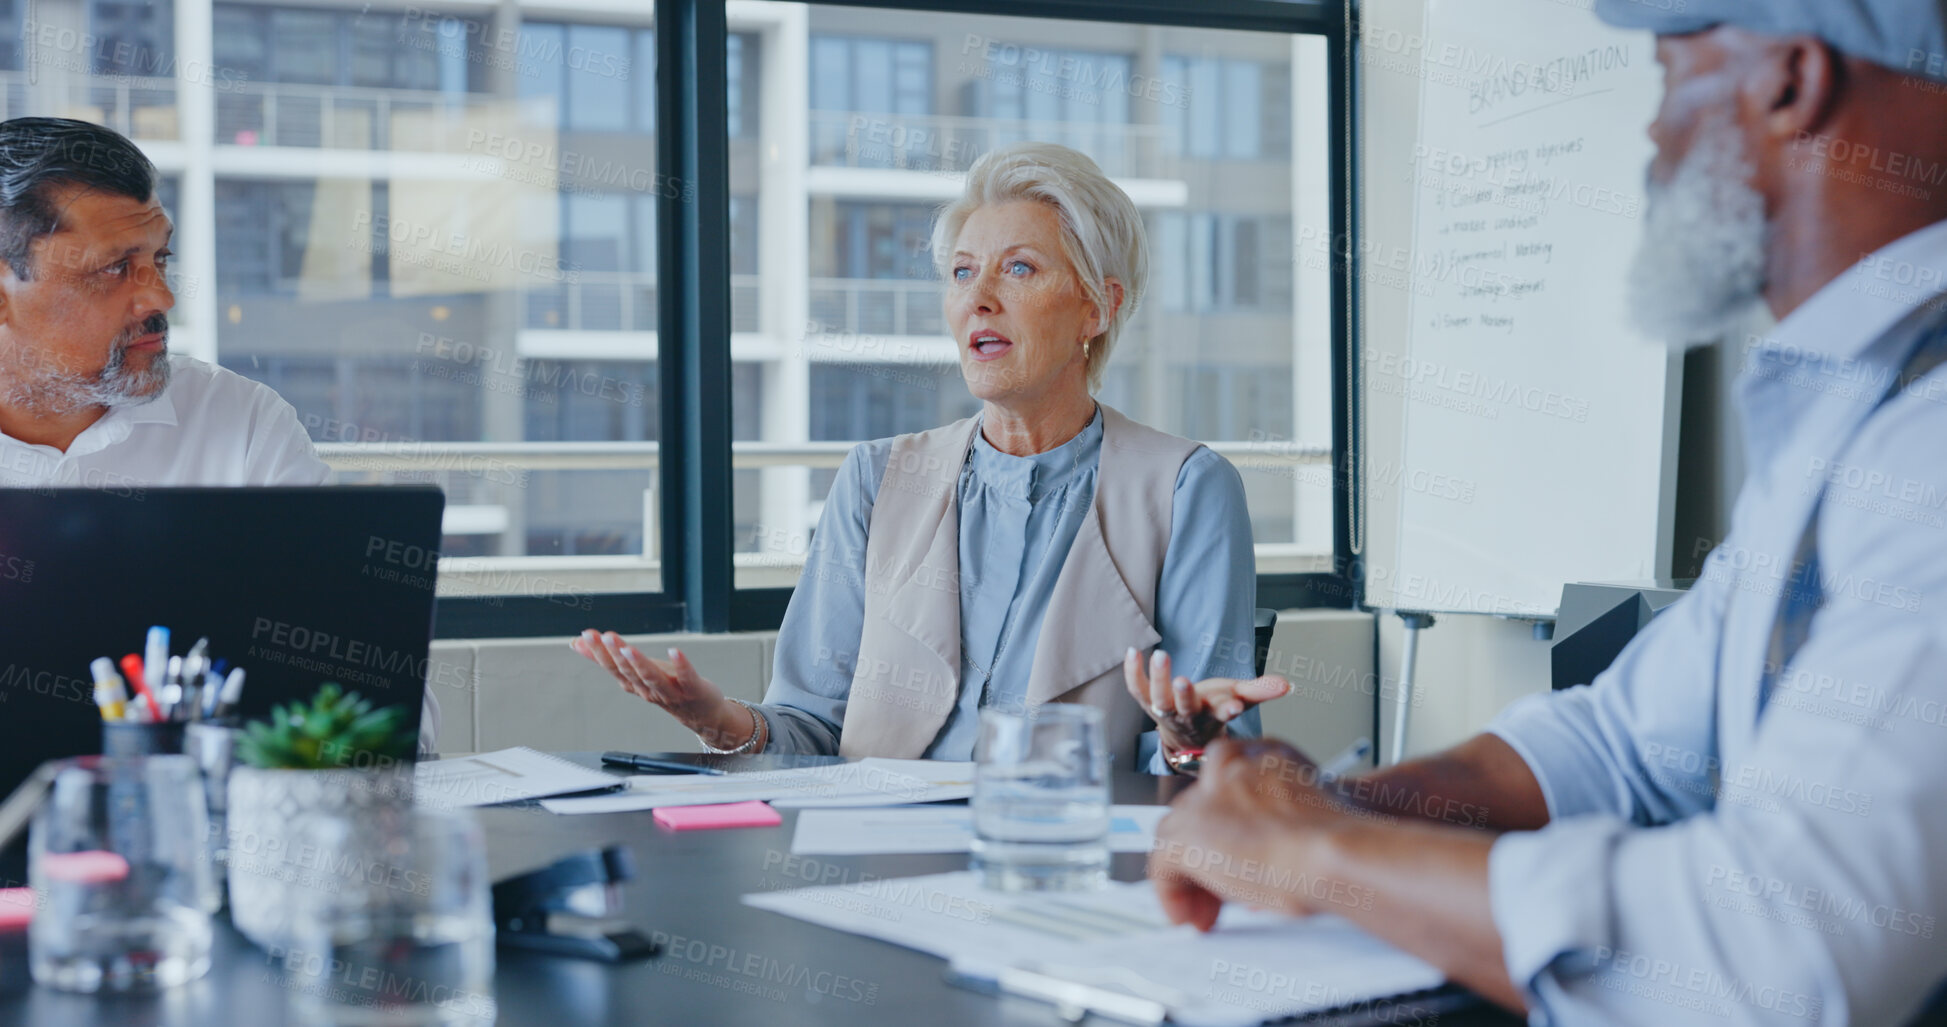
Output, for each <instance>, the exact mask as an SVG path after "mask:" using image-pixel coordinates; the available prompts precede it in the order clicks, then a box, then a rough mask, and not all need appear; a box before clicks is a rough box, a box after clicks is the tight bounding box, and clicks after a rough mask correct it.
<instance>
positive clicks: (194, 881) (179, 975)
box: [27, 756, 216, 992]
mask: <svg viewBox="0 0 1947 1027" xmlns="http://www.w3.org/2000/svg"><path fill="white" fill-rule="evenodd" d="M207 815H208V814H207V810H206V809H205V807H204V802H203V779H202V776H201V775H200V774H199V773H198V771H197V769H196V763H195V761H194V760H191V759H190V758H189V757H187V756H137V757H108V756H84V757H81V758H80V759H73V760H63V761H61V762H60V763H59V764H56V765H55V767H54V769H53V783H52V786H51V788H50V790H49V791H48V794H47V798H46V800H45V801H44V802H42V804H41V806H40V808H39V809H37V810H36V811H35V812H34V821H33V828H32V832H31V834H30V835H29V840H28V850H27V867H28V869H27V876H28V878H29V880H30V881H31V882H32V884H33V887H34V891H35V892H36V893H37V895H38V896H39V899H40V902H41V908H40V911H39V912H38V913H37V914H36V915H35V917H34V922H33V925H32V926H31V927H29V928H28V936H27V944H28V953H29V954H28V964H29V967H30V968H31V970H32V972H33V975H34V980H36V981H39V982H40V983H41V984H43V985H46V986H48V987H51V988H59V989H62V990H65V991H88V992H94V991H151V990H155V989H159V988H167V987H173V986H174V985H178V984H182V983H185V982H187V981H193V980H195V979H197V978H198V977H201V976H203V975H204V974H206V973H208V972H209V969H210V912H211V910H212V909H214V908H215V901H214V900H215V897H216V875H215V869H214V867H213V866H212V865H211V860H210V853H209V848H208V845H209V829H208V826H207V825H208V823H209V821H208V819H207Z"/></svg>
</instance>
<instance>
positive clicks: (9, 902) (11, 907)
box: [0, 888, 34, 931]
mask: <svg viewBox="0 0 1947 1027" xmlns="http://www.w3.org/2000/svg"><path fill="white" fill-rule="evenodd" d="M33 921H34V889H32V888H0V931H24V930H26V929H27V925H28V924H30V923H32V922H33Z"/></svg>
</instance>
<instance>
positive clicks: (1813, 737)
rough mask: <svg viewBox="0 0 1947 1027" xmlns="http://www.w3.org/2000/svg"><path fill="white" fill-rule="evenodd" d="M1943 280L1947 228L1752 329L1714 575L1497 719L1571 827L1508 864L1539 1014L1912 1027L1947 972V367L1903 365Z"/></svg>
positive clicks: (1512, 968)
mask: <svg viewBox="0 0 1947 1027" xmlns="http://www.w3.org/2000/svg"><path fill="white" fill-rule="evenodd" d="M1927 283H1931V288H1926V289H1922V288H1918V287H1917V286H1920V285H1925V284H1927ZM1943 285H1947V222H1943V223H1941V224H1938V225H1935V226H1933V227H1931V228H1928V229H1925V230H1923V231H1921V232H1917V233H1915V234H1913V235H1910V236H1908V237H1906V238H1905V239H1902V240H1900V241H1898V242H1896V243H1894V244H1893V245H1891V246H1889V247H1887V248H1885V249H1883V250H1881V251H1879V252H1878V253H1876V254H1873V255H1872V256H1869V257H1867V258H1865V259H1863V260H1862V261H1861V262H1860V263H1859V264H1858V265H1856V266H1855V267H1854V268H1853V269H1851V270H1850V271H1848V272H1847V273H1845V274H1843V275H1841V276H1840V277H1839V278H1838V279H1836V280H1834V281H1833V282H1831V283H1830V284H1828V285H1827V286H1826V287H1825V288H1824V289H1823V290H1821V291H1820V292H1819V293H1817V294H1816V295H1815V296H1813V297H1812V299H1810V300H1809V301H1807V302H1806V303H1805V304H1804V305H1803V306H1802V307H1800V308H1799V309H1798V310H1796V311H1794V312H1793V313H1792V315H1791V316H1790V317H1789V318H1787V319H1786V320H1785V321H1784V322H1783V323H1782V324H1780V325H1779V326H1778V327H1777V328H1776V330H1775V331H1774V332H1773V333H1772V334H1771V335H1769V336H1768V337H1762V338H1755V339H1752V340H1750V343H1749V345H1748V349H1749V351H1750V352H1749V359H1748V361H1747V364H1746V367H1745V371H1744V374H1743V377H1742V378H1741V380H1740V381H1739V385H1738V406H1739V411H1740V414H1741V416H1742V421H1743V426H1744V435H1745V438H1746V440H1747V446H1748V451H1749V454H1750V466H1751V468H1752V470H1751V473H1750V476H1749V478H1748V479H1747V481H1746V482H1745V485H1744V489H1743V492H1742V493H1741V494H1740V496H1739V498H1738V502H1737V506H1736V509H1735V510H1734V512H1733V515H1732V527H1731V532H1730V534H1729V536H1728V537H1726V538H1725V539H1724V540H1723V541H1722V542H1721V543H1720V544H1719V545H1717V546H1716V547H1715V548H1714V549H1713V550H1712V552H1711V554H1710V557H1709V559H1708V560H1707V561H1706V563H1705V566H1704V570H1703V573H1702V577H1701V578H1700V579H1699V580H1698V582H1697V583H1696V585H1695V586H1694V587H1693V588H1692V590H1691V593H1690V594H1689V595H1688V596H1686V597H1684V599H1683V600H1681V601H1680V602H1678V603H1677V604H1675V605H1674V606H1672V607H1671V608H1670V609H1668V610H1666V611H1665V612H1664V613H1663V614H1662V615H1661V616H1659V617H1658V618H1656V620H1654V621H1652V622H1651V623H1650V625H1649V627H1648V628H1646V629H1645V630H1644V631H1643V632H1642V633H1641V634H1640V635H1639V636H1637V638H1636V639H1635V640H1634V641H1632V642H1631V644H1630V645H1629V646H1628V647H1627V648H1626V649H1625V650H1624V651H1623V653H1622V655H1620V656H1619V657H1618V658H1617V660H1616V662H1615V664H1614V665H1613V666H1612V667H1610V668H1609V669H1608V670H1606V671H1604V672H1603V673H1602V674H1601V675H1600V676H1598V677H1597V678H1596V680H1595V681H1594V682H1593V683H1592V684H1590V685H1587V686H1582V687H1578V688H1574V689H1570V690H1567V691H1565V692H1561V693H1557V694H1554V695H1543V696H1533V697H1530V698H1528V699H1525V700H1522V701H1521V702H1519V703H1516V704H1514V705H1513V706H1510V707H1509V708H1508V709H1507V710H1506V711H1505V712H1504V713H1503V714H1502V715H1501V716H1500V717H1499V718H1498V719H1497V720H1496V721H1495V722H1494V724H1493V725H1492V726H1491V727H1490V730H1492V731H1493V732H1494V733H1495V734H1497V735H1499V736H1500V737H1501V738H1503V739H1505V740H1506V741H1507V742H1508V743H1509V744H1510V745H1511V746H1513V747H1514V749H1515V750H1516V751H1517V752H1519V753H1520V754H1521V756H1522V758H1523V759H1524V760H1526V761H1527V764H1528V766H1529V768H1530V769H1531V770H1532V771H1533V772H1534V774H1535V777H1536V778H1537V780H1538V781H1539V782H1540V784H1541V788H1542V791H1543V793H1544V795H1545V796H1546V798H1547V802H1548V810H1549V815H1550V818H1551V822H1550V824H1549V826H1548V827H1546V828H1544V829H1543V830H1541V831H1535V832H1526V833H1513V834H1508V835H1504V836H1502V837H1501V838H1500V839H1499V840H1498V841H1496V843H1495V845H1494V849H1493V853H1492V856H1491V858H1490V863H1489V874H1490V878H1491V896H1492V905H1493V912H1494V920H1495V923H1496V925H1497V927H1498V928H1499V929H1500V932H1501V937H1502V941H1503V944H1504V946H1505V948H1504V955H1505V957H1506V960H1507V968H1508V971H1509V973H1510V975H1511V977H1512V978H1513V980H1514V982H1515V983H1516V984H1517V985H1519V986H1521V987H1523V988H1525V989H1526V990H1527V992H1528V994H1529V1002H1530V1006H1531V1008H1532V1009H1534V1010H1535V1013H1534V1019H1535V1021H1536V1022H1538V1023H1563V1024H1567V1023H1631V1024H1635V1023H1655V1024H1675V1023H1711V1024H1724V1023H1833V1024H1846V1023H1866V1024H1880V1023H1887V1024H1892V1023H1900V1022H1903V1021H1905V1020H1906V1019H1907V1018H1909V1017H1911V1016H1912V1015H1913V1014H1914V1013H1915V1011H1916V1010H1917V1009H1919V1008H1920V1007H1921V1005H1922V1003H1923V1002H1925V1001H1926V999H1927V997H1928V995H1929V993H1930V992H1932V991H1933V990H1934V987H1935V985H1936V983H1937V982H1939V981H1941V980H1942V979H1943V978H1947V923H1942V922H1941V921H1940V919H1939V918H1941V917H1942V916H1943V915H1947V371H1942V370H1934V371H1932V372H1931V373H1929V374H1927V375H1926V376H1925V377H1923V378H1920V379H1919V380H1917V381H1915V382H1913V383H1911V384H1908V385H1906V386H1905V387H1904V388H1902V387H1901V386H1900V383H1898V382H1897V381H1896V379H1897V378H1898V376H1899V374H1900V372H1901V369H1902V367H1903V366H1905V363H1906V361H1907V360H1908V358H1909V357H1910V356H1911V354H1912V352H1913V350H1914V348H1915V345H1916V343H1917V342H1918V341H1919V340H1920V339H1921V337H1922V334H1923V333H1922V332H1921V331H1920V330H1919V328H1920V326H1919V325H1918V324H1916V323H1915V322H1914V321H1911V320H1909V315H1912V314H1914V312H1915V311H1916V310H1917V309H1919V308H1920V307H1921V306H1922V305H1923V304H1924V303H1926V302H1927V301H1928V300H1929V299H1930V294H1931V293H1932V292H1934V291H1937V290H1939V289H1940V288H1942V287H1943ZM1939 318H1940V312H1939V311H1937V310H1936V311H1934V312H1933V320H1934V321H1935V324H1934V325H1933V326H1932V328H1931V329H1930V331H1929V332H1927V333H1925V334H1931V335H1935V336H1938V335H1939V334H1941V332H1942V331H1943V328H1942V327H1941V325H1940V324H1939V323H1938V322H1939ZM1896 326H1897V328H1896ZM1889 392H1890V393H1893V395H1891V396H1890V398H1886V399H1885V400H1884V402H1883V404H1882V397H1883V396H1886V395H1887V394H1888V393H1889ZM1814 511H1816V526H1815V527H1814V528H1813V529H1812V531H1813V533H1812V538H1813V539H1814V540H1815V542H1816V547H1815V549H1813V548H1811V547H1807V546H1804V545H1802V543H1803V542H1804V540H1805V539H1806V537H1807V528H1808V525H1812V524H1813V523H1814V521H1813V512H1814Z"/></svg>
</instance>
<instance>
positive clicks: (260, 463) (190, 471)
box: [0, 354, 440, 751]
mask: <svg viewBox="0 0 1947 1027" xmlns="http://www.w3.org/2000/svg"><path fill="white" fill-rule="evenodd" d="M169 364H170V367H169V384H168V386H167V387H166V388H164V389H163V390H162V395H160V396H157V397H156V398H155V399H153V400H150V401H149V402H147V403H143V404H141V405H139V406H125V407H115V408H113V409H111V410H109V411H108V413H106V414H104V415H102V418H101V420H99V421H96V422H95V423H94V424H91V425H89V426H88V427H87V428H86V429H84V430H83V431H82V432H81V434H80V435H77V436H75V439H74V441H73V442H72V443H70V444H69V445H68V450H67V452H65V453H63V452H61V451H60V450H58V449H55V448H54V447H53V446H36V445H30V444H29V443H26V442H22V441H20V440H19V439H16V438H13V437H12V436H10V435H7V434H6V433H4V432H0V487H6V488H45V487H60V486H76V487H81V488H96V489H105V490H110V491H127V492H134V491H139V490H141V489H144V488H150V487H167V486H174V485H208V486H236V485H323V484H324V483H325V482H326V481H328V480H329V479H330V478H331V468H330V467H328V466H326V464H325V462H324V461H323V460H320V459H318V452H317V450H316V449H314V448H312V446H311V437H310V435H308V434H306V432H305V430H304V426H303V425H301V424H299V423H298V419H297V411H295V410H293V409H291V405H290V404H289V403H286V402H284V397H282V396H279V395H278V394H277V393H276V391H274V390H272V389H271V388H270V387H269V386H267V385H264V384H262V383H260V382H254V381H251V380H250V379H248V378H245V377H244V376H242V375H240V374H237V373H236V372H234V371H230V370H226V369H224V368H221V367H217V366H216V365H214V364H206V363H204V362H203V361H201V360H196V359H193V358H191V357H186V356H182V355H181V354H171V355H170V357H169ZM439 716H440V714H439V701H438V700H437V699H436V698H435V697H434V696H433V693H432V690H431V689H430V688H429V689H428V690H427V692H426V701H425V703H424V705H423V708H422V712H421V714H420V718H419V748H420V749H421V750H425V751H430V750H431V749H432V745H433V739H434V737H435V736H436V735H437V734H438V733H439Z"/></svg>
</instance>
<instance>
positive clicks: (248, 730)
mask: <svg viewBox="0 0 1947 1027" xmlns="http://www.w3.org/2000/svg"><path fill="white" fill-rule="evenodd" d="M407 718H408V711H407V710H406V709H405V708H404V707H398V706H390V707H384V708H376V709H375V708H374V707H373V706H372V703H371V701H370V700H368V699H365V698H363V697H361V696H360V695H359V694H358V693H357V692H346V691H345V690H344V689H342V688H340V687H339V686H338V685H337V684H336V683H335V682H327V683H326V684H324V685H323V686H321V687H320V688H319V689H318V693H317V695H316V696H314V697H313V698H312V700H311V701H310V703H308V704H293V705H290V706H283V705H280V706H276V707H273V708H272V710H271V715H270V719H269V720H262V721H253V722H251V723H250V724H247V725H245V727H244V729H243V732H242V733H241V734H240V735H238V737H237V742H236V753H237V761H238V766H237V767H236V768H235V769H234V770H232V771H231V773H230V795H229V799H230V803H229V805H230V809H229V839H228V841H229V864H230V867H229V883H230V919H231V922H232V923H234V924H235V925H236V928H237V930H238V931H240V932H242V933H243V936H244V937H246V938H249V939H250V940H251V941H254V942H256V943H257V944H259V945H264V946H275V945H282V944H285V943H286V940H287V937H288V932H289V928H290V917H291V910H292V909H294V908H296V906H297V903H296V902H295V901H293V892H294V890H295V889H297V888H302V887H330V886H332V885H333V883H334V882H333V880H332V878H334V877H338V876H343V875H345V874H348V873H356V872H358V868H356V867H348V866H347V867H324V866H320V865H318V860H317V858H316V855H315V853H312V854H307V853H306V851H305V846H303V845H301V844H300V843H299V841H298V839H300V838H301V837H303V834H304V831H303V828H304V827H305V826H306V821H307V818H319V817H335V818H339V819H342V820H344V821H345V822H347V823H348V824H349V825H350V826H351V828H352V829H353V830H355V831H360V832H363V831H366V830H376V829H378V828H379V827H380V826H382V825H384V824H387V823H394V822H397V821H398V820H399V819H400V818H401V817H402V816H404V815H407V814H410V812H411V806H412V763H411V756H412V751H413V745H414V743H415V741H416V739H415V738H414V736H413V733H412V731H411V728H410V726H409V725H408V723H407Z"/></svg>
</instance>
